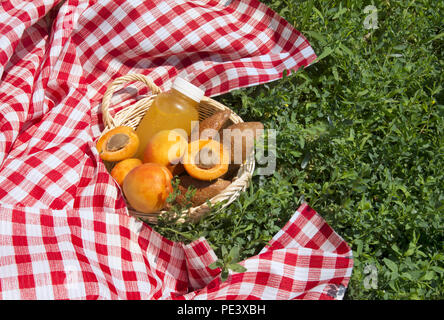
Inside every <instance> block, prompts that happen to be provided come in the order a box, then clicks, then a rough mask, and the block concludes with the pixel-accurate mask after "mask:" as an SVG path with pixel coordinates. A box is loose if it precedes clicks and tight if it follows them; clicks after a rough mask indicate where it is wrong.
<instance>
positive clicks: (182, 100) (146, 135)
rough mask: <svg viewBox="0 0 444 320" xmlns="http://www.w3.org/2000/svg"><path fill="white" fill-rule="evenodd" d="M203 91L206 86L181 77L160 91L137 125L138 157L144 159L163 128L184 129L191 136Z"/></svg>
mask: <svg viewBox="0 0 444 320" xmlns="http://www.w3.org/2000/svg"><path fill="white" fill-rule="evenodd" d="M203 95H204V91H203V90H201V89H200V88H198V87H196V86H195V85H193V84H191V83H190V82H188V81H186V80H184V79H182V78H179V77H177V78H176V79H175V80H174V82H173V85H172V88H171V90H170V91H167V92H162V93H159V94H158V95H157V97H155V98H154V100H153V103H152V105H151V107H150V108H149V109H148V110H147V112H146V113H145V115H144V116H143V118H142V120H141V121H140V123H139V126H138V127H137V129H136V133H137V135H138V136H139V140H140V144H139V149H138V151H137V153H136V155H135V157H137V158H139V159H142V160H143V153H144V151H145V148H146V145H147V144H148V142H149V140H150V139H151V137H152V136H154V135H155V134H156V133H157V132H159V131H161V130H172V129H182V130H185V132H186V133H187V134H188V136H190V134H191V129H192V128H191V125H192V121H198V118H199V114H198V106H199V102H200V100H201V99H202V97H203Z"/></svg>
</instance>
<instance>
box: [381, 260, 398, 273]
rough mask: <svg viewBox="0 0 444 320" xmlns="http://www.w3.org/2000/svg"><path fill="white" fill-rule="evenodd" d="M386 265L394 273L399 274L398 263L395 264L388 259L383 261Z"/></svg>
mask: <svg viewBox="0 0 444 320" xmlns="http://www.w3.org/2000/svg"><path fill="white" fill-rule="evenodd" d="M383 261H384V263H385V265H386V266H387V267H388V268H389V269H390V270H391V271H392V272H395V273H397V272H398V266H397V265H396V263H394V262H393V261H392V260H390V259H388V258H384V259H383Z"/></svg>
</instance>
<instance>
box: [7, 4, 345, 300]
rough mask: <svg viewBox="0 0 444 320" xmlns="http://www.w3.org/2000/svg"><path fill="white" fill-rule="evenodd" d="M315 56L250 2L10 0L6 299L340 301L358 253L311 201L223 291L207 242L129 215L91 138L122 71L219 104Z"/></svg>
mask: <svg viewBox="0 0 444 320" xmlns="http://www.w3.org/2000/svg"><path fill="white" fill-rule="evenodd" d="M315 57H316V56H315V54H314V52H313V50H312V48H311V47H310V45H309V43H308V42H307V40H306V39H305V38H304V37H303V36H302V35H301V34H300V33H299V32H298V31H297V30H295V29H294V28H293V27H292V26H291V25H290V24H288V23H287V22H286V21H285V20H283V19H282V18H281V17H279V16H278V15H277V14H276V13H274V12H273V11H271V10H270V9H269V8H267V7H266V6H265V5H263V4H261V3H260V2H258V1H256V0H232V1H227V0H224V1H216V0H200V1H198V0H191V1H182V0H176V1H173V0H165V1H160V0H159V1H144V0H126V1H122V0H100V1H96V0H66V1H64V2H61V1H59V0H33V1H21V0H9V1H2V2H1V3H0V77H1V80H0V299H94V298H99V299H301V298H304V299H340V298H342V296H343V294H344V291H345V288H346V287H347V284H348V281H349V278H350V275H351V271H352V266H353V259H352V252H351V250H350V248H349V247H348V245H347V244H346V243H345V242H344V240H343V239H342V238H341V237H340V236H339V235H337V234H336V233H335V232H334V230H332V228H331V227H330V226H328V225H327V224H326V223H325V221H324V220H323V219H322V218H321V217H320V216H319V215H318V214H317V213H316V212H314V211H313V210H312V209H311V208H310V207H309V206H308V205H302V206H301V207H300V208H299V209H297V211H296V213H295V214H294V215H293V217H292V218H291V220H290V221H289V222H288V223H287V224H286V226H285V227H284V228H283V229H282V230H281V231H280V232H279V233H278V234H276V235H275V237H274V238H273V239H272V240H271V241H270V243H269V245H268V246H266V247H265V248H264V249H263V250H262V251H261V252H260V253H259V254H258V255H256V256H253V257H251V258H249V259H246V260H245V261H243V262H242V263H241V264H242V265H244V266H245V267H246V268H247V271H246V272H244V273H235V272H232V273H230V275H229V277H228V279H227V280H226V281H224V282H221V280H220V277H219V274H220V270H218V269H216V270H212V269H210V268H209V267H208V266H209V264H211V263H212V262H213V261H215V260H216V259H217V257H216V256H215V253H214V252H213V250H212V249H211V248H210V246H209V244H208V243H207V241H206V240H205V239H203V238H201V239H198V240H196V241H194V242H193V243H191V244H189V245H184V244H182V243H176V242H172V241H169V240H167V239H165V238H163V237H162V236H161V235H159V234H158V233H156V232H155V231H153V230H152V229H151V228H150V226H149V225H147V224H145V223H143V222H141V221H139V220H137V219H135V218H133V217H131V216H129V215H128V214H127V210H126V207H125V203H124V201H123V198H122V195H121V193H120V191H119V188H118V187H117V185H116V184H115V182H114V180H112V178H111V177H110V175H109V174H108V173H107V171H106V169H105V167H104V165H103V163H102V162H101V160H100V158H99V156H98V153H97V151H96V149H95V143H94V141H95V139H96V138H97V137H98V136H99V135H100V132H101V130H102V129H103V125H102V119H101V113H100V101H101V98H102V95H103V93H104V91H105V90H106V87H107V85H108V84H109V83H110V82H111V81H112V80H113V79H115V78H117V77H119V76H122V75H125V74H128V73H143V74H146V75H149V76H150V77H152V78H153V80H154V81H155V83H156V84H157V85H158V86H160V87H161V88H162V89H167V88H168V86H169V85H170V84H171V79H173V78H174V77H175V76H177V75H181V76H185V77H187V78H188V79H189V80H191V81H192V82H193V83H194V84H196V85H198V86H200V87H202V88H205V90H206V95H207V96H214V95H217V94H221V93H225V92H228V91H230V90H233V89H236V88H241V87H246V86H252V85H256V84H260V83H265V82H268V81H272V80H276V79H279V78H281V77H282V73H283V71H284V70H286V69H287V70H296V69H298V68H299V67H301V66H307V65H309V64H310V63H311V62H313V60H314V59H315ZM125 94H126V95H127V96H125ZM125 94H122V96H123V97H124V98H125V99H129V101H131V97H130V98H128V95H129V96H131V95H130V94H129V93H128V92H126V93H125ZM137 94H143V90H142V91H140V92H137V93H136V95H137ZM132 96H134V92H133V93H132ZM295 209H296V208H295Z"/></svg>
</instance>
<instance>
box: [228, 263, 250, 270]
mask: <svg viewBox="0 0 444 320" xmlns="http://www.w3.org/2000/svg"><path fill="white" fill-rule="evenodd" d="M228 268H229V269H230V270H233V271H234V272H245V271H247V268H245V267H244V266H242V265H240V264H238V263H231V264H229V265H228Z"/></svg>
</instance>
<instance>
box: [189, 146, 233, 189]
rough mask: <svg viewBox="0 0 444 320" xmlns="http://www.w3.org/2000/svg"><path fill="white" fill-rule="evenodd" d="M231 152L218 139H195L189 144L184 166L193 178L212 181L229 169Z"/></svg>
mask: <svg viewBox="0 0 444 320" xmlns="http://www.w3.org/2000/svg"><path fill="white" fill-rule="evenodd" d="M228 164H229V153H228V152H227V151H226V150H225V149H224V147H223V145H222V144H221V143H219V142H217V141H216V140H195V141H193V142H191V143H190V144H189V145H188V150H187V152H186V153H185V156H184V163H183V165H184V167H185V170H186V171H187V172H188V174H189V175H190V176H192V177H193V178H196V179H199V180H204V181H211V180H214V179H217V178H219V177H221V176H222V175H223V174H225V173H226V172H227V171H228Z"/></svg>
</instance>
